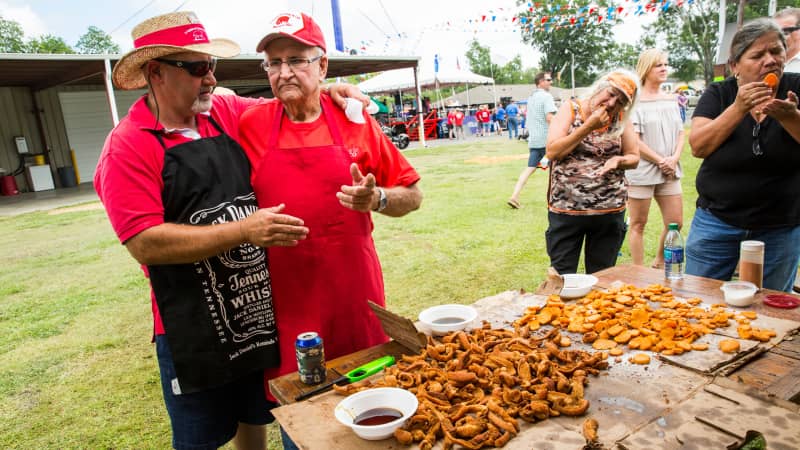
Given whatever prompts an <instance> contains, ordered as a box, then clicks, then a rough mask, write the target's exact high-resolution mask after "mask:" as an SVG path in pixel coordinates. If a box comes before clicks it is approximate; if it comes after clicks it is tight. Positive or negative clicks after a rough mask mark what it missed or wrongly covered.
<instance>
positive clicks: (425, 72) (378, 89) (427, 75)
mask: <svg viewBox="0 0 800 450" xmlns="http://www.w3.org/2000/svg"><path fill="white" fill-rule="evenodd" d="M437 81H438V83H439V87H445V86H450V85H455V84H491V83H494V80H493V79H491V78H489V77H485V76H483V75H478V74H476V73H473V72H470V71H469V70H458V69H455V68H452V69H448V68H440V70H439V72H438V73H435V72H434V71H433V68H431V67H427V68H426V67H420V71H419V85H420V87H421V88H428V87H435V86H436V83H437ZM357 87H358V89H360V90H361V92H364V93H367V94H379V93H391V92H397V91H403V90H409V89H414V88H415V87H416V86H415V85H414V69H397V70H388V71H386V72H383V73H381V74H380V75H378V76H375V77H373V78H370V79H369V80H367V81H364V82H362V83H359V84H358V86H357Z"/></svg>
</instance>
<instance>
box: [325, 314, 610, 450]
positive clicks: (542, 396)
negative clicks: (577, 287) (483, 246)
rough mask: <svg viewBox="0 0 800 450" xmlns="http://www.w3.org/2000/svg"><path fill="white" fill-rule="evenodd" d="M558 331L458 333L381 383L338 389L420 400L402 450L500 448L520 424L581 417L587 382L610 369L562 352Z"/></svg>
mask: <svg viewBox="0 0 800 450" xmlns="http://www.w3.org/2000/svg"><path fill="white" fill-rule="evenodd" d="M564 344H566V345H569V342H568V339H566V340H565V338H562V336H561V333H560V332H559V331H558V329H557V328H553V329H552V330H551V331H550V332H548V333H547V334H546V335H544V336H541V337H536V336H534V334H533V333H532V330H531V329H530V328H528V327H518V328H517V329H515V330H514V331H511V330H496V329H490V325H489V324H488V323H484V326H483V327H482V328H478V329H475V330H472V331H471V332H464V331H459V332H454V333H450V334H448V335H446V336H443V337H442V338H441V340H440V341H437V340H435V339H433V338H429V340H428V345H427V347H426V348H425V349H423V350H422V352H421V354H419V355H415V356H403V358H402V359H401V360H400V361H398V362H397V364H396V365H395V366H392V367H389V368H387V369H385V372H384V376H383V378H382V379H381V380H379V381H377V382H370V381H369V380H363V381H360V382H358V383H353V384H349V385H345V386H334V389H335V390H336V391H337V392H338V393H340V394H343V395H350V394H352V393H355V392H358V391H360V390H363V389H367V388H372V387H381V386H387V387H401V388H404V389H407V390H409V391H411V392H413V393H415V394H416V396H417V398H418V399H419V408H418V409H417V412H416V414H415V415H414V416H412V417H411V418H410V419H409V420H408V421H407V422H406V424H405V425H404V426H403V427H401V428H399V429H398V430H397V431H396V432H395V438H396V439H397V441H398V442H400V443H401V444H411V443H412V442H418V443H419V448H420V449H430V448H432V447H433V446H434V444H435V443H436V442H437V440H438V439H439V438H443V439H444V448H445V449H450V448H452V447H453V446H454V445H460V446H462V447H465V448H467V449H479V448H483V447H502V446H503V445H505V444H506V443H507V442H508V441H509V440H510V439H511V438H512V437H514V436H515V435H517V433H519V429H520V428H519V427H520V425H519V420H518V419H522V420H524V421H527V422H536V421H540V420H545V419H547V418H548V417H553V416H559V415H562V414H563V415H566V416H580V415H582V414H584V413H585V412H586V410H587V409H588V408H589V401H588V400H587V399H585V398H584V395H583V393H584V385H585V384H587V383H588V380H587V375H589V374H592V375H597V374H598V373H599V372H600V370H603V369H606V368H607V367H608V362H607V358H608V355H607V354H606V353H605V352H596V353H590V352H586V351H580V350H564V349H561V348H559V346H564Z"/></svg>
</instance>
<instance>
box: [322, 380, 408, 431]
mask: <svg viewBox="0 0 800 450" xmlns="http://www.w3.org/2000/svg"><path fill="white" fill-rule="evenodd" d="M417 406H419V402H418V401H417V397H416V396H415V395H414V394H412V393H411V392H408V391H407V390H405V389H400V388H374V389H367V390H365V391H361V392H357V393H355V394H353V395H351V396H349V397H347V398H345V399H344V400H342V401H340V402H339V404H338V405H336V408H335V409H334V410H333V413H334V415H335V416H336V419H337V420H338V421H339V422H341V423H343V424H344V425H347V426H348V427H350V428H352V429H353V431H354V432H355V433H356V434H357V435H358V436H359V437H360V438H362V439H366V440H369V441H378V440H381V439H386V438H388V437H391V436H392V434H394V430H396V429H398V428H399V427H400V426H402V425H403V424H404V423H405V422H406V420H408V419H409V418H410V417H411V416H412V415H414V413H415V412H416V411H417ZM387 408H388V409H391V410H395V411H397V412H398V413H399V414H400V417H398V418H397V419H395V420H392V421H391V422H387V423H384V424H381V425H356V424H355V423H354V420H355V419H357V418H358V417H359V416H360V415H362V414H364V413H366V412H368V411H371V410H375V409H387Z"/></svg>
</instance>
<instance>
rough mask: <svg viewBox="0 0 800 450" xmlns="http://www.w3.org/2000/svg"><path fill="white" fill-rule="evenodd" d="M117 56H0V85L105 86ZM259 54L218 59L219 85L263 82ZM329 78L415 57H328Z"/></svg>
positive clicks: (411, 62)
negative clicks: (106, 72) (107, 67)
mask: <svg viewBox="0 0 800 450" xmlns="http://www.w3.org/2000/svg"><path fill="white" fill-rule="evenodd" d="M119 58H120V55H45V54H18V53H13V54H11V53H0V67H2V70H0V86H21V87H30V88H31V89H33V90H35V91H37V90H41V89H46V88H49V87H53V86H59V85H62V84H93V85H98V84H100V85H102V84H103V83H104V76H105V75H104V70H105V69H104V67H105V63H104V61H105V60H106V59H108V60H110V62H111V66H112V67H113V65H114V64H116V62H117V61H118V60H119ZM262 60H263V58H262V57H261V56H260V55H240V56H237V57H235V58H228V59H221V60H219V62H218V63H217V69H216V71H215V72H214V75H215V76H216V77H217V80H218V81H220V82H225V81H231V80H264V81H266V75H265V74H264V71H263V70H261V68H260V67H259V63H260V62H261V61H262ZM329 61H330V62H329V64H328V77H330V78H334V77H344V76H348V75H356V74H362V73H371V72H381V71H384V70H391V69H402V68H405V67H415V66H416V65H417V64H418V62H419V58H418V57H415V56H414V57H409V56H398V57H388V56H329Z"/></svg>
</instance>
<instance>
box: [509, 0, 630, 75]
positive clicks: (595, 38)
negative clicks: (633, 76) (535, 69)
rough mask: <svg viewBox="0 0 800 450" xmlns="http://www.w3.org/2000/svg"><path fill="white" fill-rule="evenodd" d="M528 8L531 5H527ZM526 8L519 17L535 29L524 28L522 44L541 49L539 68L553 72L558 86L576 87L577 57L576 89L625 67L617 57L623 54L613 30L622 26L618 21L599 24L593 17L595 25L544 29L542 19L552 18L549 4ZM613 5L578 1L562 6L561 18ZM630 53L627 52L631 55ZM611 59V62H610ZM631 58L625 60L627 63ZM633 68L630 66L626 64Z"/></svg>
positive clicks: (611, 20)
mask: <svg viewBox="0 0 800 450" xmlns="http://www.w3.org/2000/svg"><path fill="white" fill-rule="evenodd" d="M524 4H525V6H527V5H528V3H524ZM533 5H534V6H533V7H532V8H531V7H526V8H525V9H523V10H522V11H521V12H520V13H519V14H518V17H519V18H520V19H523V18H524V19H525V21H524V22H523V23H525V22H527V23H528V24H532V25H533V26H527V27H526V26H523V27H522V30H521V31H522V40H523V42H525V43H529V44H531V45H532V46H533V47H534V48H535V49H537V50H538V51H539V52H540V53H541V54H542V57H541V59H540V60H539V66H540V67H541V68H542V70H544V71H547V72H551V73H552V74H553V76H554V77H555V81H556V85H558V86H561V87H565V86H569V85H571V84H572V80H571V78H570V77H571V72H572V70H570V65H571V64H572V59H573V57H574V61H575V64H574V73H575V85H576V86H586V85H589V84H591V83H592V82H593V81H594V80H595V78H596V77H597V76H598V75H599V73H600V72H604V71H607V70H608V69H610V68H612V67H610V66H612V65H614V64H618V63H621V61H618V59H619V58H618V57H617V54H618V53H619V52H620V50H619V47H618V45H617V44H616V42H615V40H614V36H613V33H612V28H613V26H614V25H615V24H617V23H618V19H616V17H612V18H603V19H599V20H595V17H596V16H592V19H591V24H587V23H578V24H553V25H551V24H549V23H548V25H547V26H546V27H541V26H540V25H539V24H540V20H541V18H546V17H548V16H549V15H550V11H551V8H550V4H549V3H534V4H533ZM608 5H609V3H608V1H606V0H600V1H598V2H594V1H590V0H575V1H573V2H570V3H569V4H565V5H562V7H561V9H560V10H559V14H560V15H564V16H578V15H579V11H581V10H583V11H585V9H584V8H589V7H593V8H597V7H600V8H603V9H604V8H605V7H606V6H608ZM629 50H630V49H625V51H623V53H625V54H627V53H626V52H628V51H629ZM609 58H611V59H609ZM626 58H627V57H625V58H623V59H626ZM623 65H624V66H626V67H629V64H623Z"/></svg>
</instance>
